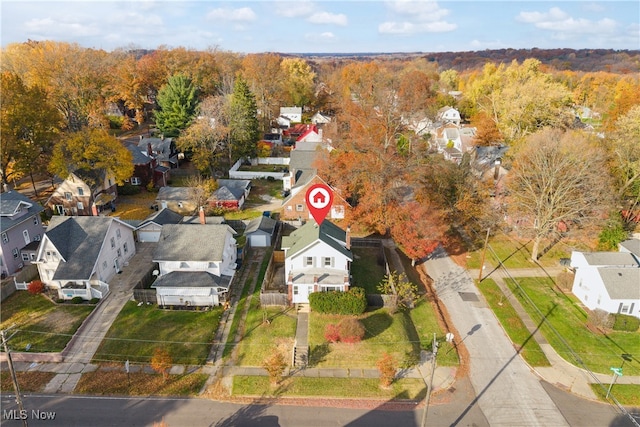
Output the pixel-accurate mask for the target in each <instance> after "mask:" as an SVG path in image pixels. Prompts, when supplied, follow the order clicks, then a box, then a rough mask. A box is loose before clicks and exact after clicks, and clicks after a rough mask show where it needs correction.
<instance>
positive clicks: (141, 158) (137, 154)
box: [126, 144, 151, 165]
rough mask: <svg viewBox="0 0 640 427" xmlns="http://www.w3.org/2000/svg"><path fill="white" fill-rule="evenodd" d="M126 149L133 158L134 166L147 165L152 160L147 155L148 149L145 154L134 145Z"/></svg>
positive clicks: (129, 145)
mask: <svg viewBox="0 0 640 427" xmlns="http://www.w3.org/2000/svg"><path fill="white" fill-rule="evenodd" d="M126 147H127V150H129V151H130V152H131V155H132V156H133V164H134V165H146V164H147V163H149V162H150V161H151V158H150V157H149V156H147V155H146V154H145V153H146V152H147V150H146V149H145V150H144V152H143V151H142V150H141V149H140V148H139V147H138V146H137V145H132V144H127V145H126Z"/></svg>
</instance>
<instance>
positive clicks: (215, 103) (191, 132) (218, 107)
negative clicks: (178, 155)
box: [176, 96, 230, 176]
mask: <svg viewBox="0 0 640 427" xmlns="http://www.w3.org/2000/svg"><path fill="white" fill-rule="evenodd" d="M228 101H229V99H228V98H227V97H224V96H210V97H208V98H205V99H204V100H203V101H202V102H201V103H200V104H199V105H198V118H197V119H196V120H194V121H193V122H192V123H191V124H190V125H189V127H188V128H187V129H185V130H184V131H183V132H182V134H181V135H180V138H178V140H177V142H176V146H177V147H178V148H179V149H180V150H182V151H183V152H186V153H190V155H191V161H192V162H193V164H194V165H195V167H196V168H197V169H198V170H199V171H200V173H203V174H207V175H209V176H215V173H216V171H219V170H222V165H221V163H222V160H223V159H224V157H225V153H226V152H227V151H226V150H227V148H228V147H227V146H228V141H229V132H230V128H229V102H228Z"/></svg>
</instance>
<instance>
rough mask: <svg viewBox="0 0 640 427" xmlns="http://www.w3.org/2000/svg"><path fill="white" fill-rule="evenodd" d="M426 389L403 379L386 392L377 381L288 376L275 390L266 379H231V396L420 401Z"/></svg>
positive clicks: (395, 382)
mask: <svg viewBox="0 0 640 427" xmlns="http://www.w3.org/2000/svg"><path fill="white" fill-rule="evenodd" d="M426 392H427V389H426V387H425V384H424V381H423V380H421V379H417V378H403V379H398V380H396V381H394V382H393V384H392V385H391V387H390V388H389V389H386V390H385V389H381V388H380V380H379V379H377V378H305V377H288V378H286V379H284V380H283V381H282V382H281V383H280V384H279V385H278V386H277V387H272V386H271V385H270V384H269V377H266V376H264V377H257V376H241V375H237V376H235V377H233V391H232V394H233V395H234V396H246V395H248V396H263V397H266V396H278V397H285V396H289V397H292V396H326V397H338V398H359V399H362V398H365V399H366V398H379V399H411V400H422V399H424V397H425V396H426Z"/></svg>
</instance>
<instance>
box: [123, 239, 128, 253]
mask: <svg viewBox="0 0 640 427" xmlns="http://www.w3.org/2000/svg"><path fill="white" fill-rule="evenodd" d="M122 249H124V253H125V254H126V253H127V252H129V247H128V246H127V242H124V245H122Z"/></svg>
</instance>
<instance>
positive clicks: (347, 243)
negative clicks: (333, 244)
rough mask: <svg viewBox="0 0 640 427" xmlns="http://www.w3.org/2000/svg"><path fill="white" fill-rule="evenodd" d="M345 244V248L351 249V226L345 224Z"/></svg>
mask: <svg viewBox="0 0 640 427" xmlns="http://www.w3.org/2000/svg"><path fill="white" fill-rule="evenodd" d="M345 246H346V247H347V250H351V227H350V226H348V225H347V236H346V238H345Z"/></svg>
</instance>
